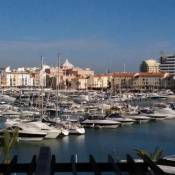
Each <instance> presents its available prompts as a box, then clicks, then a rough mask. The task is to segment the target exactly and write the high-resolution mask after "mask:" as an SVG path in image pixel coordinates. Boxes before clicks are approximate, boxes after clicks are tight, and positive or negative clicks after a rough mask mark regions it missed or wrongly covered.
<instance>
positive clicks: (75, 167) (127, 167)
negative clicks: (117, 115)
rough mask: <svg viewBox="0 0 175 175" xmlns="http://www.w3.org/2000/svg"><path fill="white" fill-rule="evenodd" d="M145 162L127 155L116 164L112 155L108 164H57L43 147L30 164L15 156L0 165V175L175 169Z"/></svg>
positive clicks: (145, 174) (137, 174) (133, 174)
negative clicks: (8, 161) (20, 160)
mask: <svg viewBox="0 0 175 175" xmlns="http://www.w3.org/2000/svg"><path fill="white" fill-rule="evenodd" d="M142 158H143V162H135V160H134V159H133V158H132V157H131V156H130V155H126V162H116V161H115V160H114V159H113V158H112V156H111V155H108V160H107V162H96V160H95V158H94V157H93V156H92V155H90V156H89V162H76V156H74V155H72V156H71V158H70V162H69V163H57V162H56V157H55V155H52V154H51V150H50V148H49V147H41V148H40V152H39V155H38V156H36V155H34V156H33V158H32V160H31V162H30V163H18V161H17V160H18V157H17V156H14V157H13V159H12V160H11V161H10V163H8V164H0V174H1V173H3V174H4V175H9V174H11V173H26V174H27V175H33V174H35V175H53V174H54V173H67V172H71V173H72V174H73V175H77V174H81V173H82V172H91V173H93V174H95V175H101V174H102V173H104V172H110V173H112V174H116V175H123V174H125V173H128V174H129V175H149V174H154V175H166V174H168V173H165V172H163V171H162V170H161V169H160V168H159V166H157V164H159V165H166V166H171V167H175V162H174V161H169V160H163V159H162V160H160V161H159V162H156V163H155V162H153V161H151V160H150V159H149V158H148V157H147V156H143V157H142Z"/></svg>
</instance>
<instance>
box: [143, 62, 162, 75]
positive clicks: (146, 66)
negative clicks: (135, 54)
mask: <svg viewBox="0 0 175 175" xmlns="http://www.w3.org/2000/svg"><path fill="white" fill-rule="evenodd" d="M140 72H149V73H158V72H159V63H158V62H157V61H156V60H154V59H149V60H145V61H143V62H142V63H141V65H140Z"/></svg>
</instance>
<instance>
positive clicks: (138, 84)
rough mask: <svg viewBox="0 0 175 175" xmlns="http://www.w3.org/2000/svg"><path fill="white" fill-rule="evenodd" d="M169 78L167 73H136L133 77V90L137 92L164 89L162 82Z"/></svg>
mask: <svg viewBox="0 0 175 175" xmlns="http://www.w3.org/2000/svg"><path fill="white" fill-rule="evenodd" d="M166 77H167V73H162V72H159V73H149V72H140V73H136V74H135V75H134V77H133V89H135V90H150V91H152V90H155V89H161V88H162V80H163V79H164V78H166Z"/></svg>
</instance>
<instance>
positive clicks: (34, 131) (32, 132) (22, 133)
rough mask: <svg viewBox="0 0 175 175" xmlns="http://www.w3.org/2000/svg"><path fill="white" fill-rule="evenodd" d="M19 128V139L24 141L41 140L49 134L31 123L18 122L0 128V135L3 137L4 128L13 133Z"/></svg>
mask: <svg viewBox="0 0 175 175" xmlns="http://www.w3.org/2000/svg"><path fill="white" fill-rule="evenodd" d="M16 128H17V129H18V140H23V141H41V140H43V139H44V137H45V136H46V135H47V132H46V131H42V130H40V129H39V128H37V127H34V126H31V125H30V124H29V123H26V124H24V123H23V124H21V123H16V124H14V125H12V126H10V127H7V128H5V129H2V130H0V135H1V137H3V133H4V130H8V132H10V133H12V132H14V131H15V129H16Z"/></svg>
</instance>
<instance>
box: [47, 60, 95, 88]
mask: <svg viewBox="0 0 175 175" xmlns="http://www.w3.org/2000/svg"><path fill="white" fill-rule="evenodd" d="M58 70H59V72H58ZM93 75H94V71H92V70H91V69H90V68H85V69H83V68H79V67H76V66H74V65H73V64H72V63H70V62H69V60H68V59H66V61H65V62H64V64H62V65H61V66H60V68H58V67H52V68H50V74H49V76H48V81H50V79H52V80H53V82H52V87H55V86H56V85H55V83H56V81H54V79H57V80H58V82H57V85H58V84H59V88H61V89H72V88H75V87H77V88H79V87H78V86H77V85H78V84H79V83H82V81H84V82H86V81H87V80H85V79H87V78H88V77H90V76H93ZM54 77H55V78H54ZM79 81H81V82H79ZM54 82H55V83H54ZM49 85H50V84H49ZM84 85H85V84H84ZM84 85H83V86H84Z"/></svg>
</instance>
